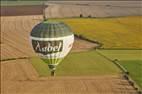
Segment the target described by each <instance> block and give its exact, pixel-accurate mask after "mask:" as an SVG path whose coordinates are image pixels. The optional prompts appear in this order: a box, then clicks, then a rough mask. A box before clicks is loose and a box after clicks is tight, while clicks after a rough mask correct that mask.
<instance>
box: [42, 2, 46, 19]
mask: <svg viewBox="0 0 142 94" xmlns="http://www.w3.org/2000/svg"><path fill="white" fill-rule="evenodd" d="M45 10H46V5H45V3H43V21H47V18H46V11H45Z"/></svg>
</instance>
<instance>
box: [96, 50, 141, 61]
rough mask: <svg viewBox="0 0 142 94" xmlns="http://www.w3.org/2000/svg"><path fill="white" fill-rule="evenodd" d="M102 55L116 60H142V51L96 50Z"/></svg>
mask: <svg viewBox="0 0 142 94" xmlns="http://www.w3.org/2000/svg"><path fill="white" fill-rule="evenodd" d="M98 51H99V52H101V53H102V54H103V55H105V56H107V57H109V58H111V59H118V60H142V50H98Z"/></svg>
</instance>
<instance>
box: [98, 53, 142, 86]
mask: <svg viewBox="0 0 142 94" xmlns="http://www.w3.org/2000/svg"><path fill="white" fill-rule="evenodd" d="M99 52H100V53H102V54H103V55H105V56H106V57H108V58H110V59H112V60H114V59H117V60H118V61H119V62H120V64H121V65H122V66H124V67H125V68H126V69H127V70H128V72H129V73H130V76H131V77H132V79H133V80H135V81H136V83H137V84H138V85H139V86H140V87H141V88H142V50H99Z"/></svg>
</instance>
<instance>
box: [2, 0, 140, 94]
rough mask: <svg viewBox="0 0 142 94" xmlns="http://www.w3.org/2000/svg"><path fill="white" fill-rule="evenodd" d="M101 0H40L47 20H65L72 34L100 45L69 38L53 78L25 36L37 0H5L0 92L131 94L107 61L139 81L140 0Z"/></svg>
mask: <svg viewBox="0 0 142 94" xmlns="http://www.w3.org/2000/svg"><path fill="white" fill-rule="evenodd" d="M19 2H20V1H19ZM104 2H105V1H103V2H98V1H96V2H93V1H92V2H88V1H84V2H80V1H77V2H73V1H68V2H64V1H62V2H55V1H50V2H48V3H45V4H46V5H47V4H48V8H46V7H45V8H46V9H45V14H46V17H48V18H49V19H48V20H54V21H62V22H65V23H66V24H68V25H69V26H70V27H71V29H72V30H73V31H74V33H75V34H77V35H80V36H83V37H85V38H87V39H90V40H95V41H97V42H99V43H101V44H103V45H102V46H101V49H96V47H97V46H98V43H94V42H90V41H86V40H85V39H82V38H80V37H75V42H74V45H73V48H72V50H71V52H70V53H69V55H68V56H67V57H65V59H64V60H63V62H61V63H60V64H59V66H58V67H57V71H56V76H55V77H51V76H50V70H49V69H48V66H47V64H46V63H44V62H43V61H42V60H41V59H40V58H39V57H38V56H37V55H36V54H35V53H34V51H33V49H32V46H31V44H30V43H31V42H30V40H29V35H30V31H31V30H32V28H33V27H34V26H35V25H36V24H38V23H40V22H41V21H42V20H43V18H42V13H43V10H42V9H43V6H41V5H39V4H41V3H37V2H35V3H32V2H31V3H24V2H23V3H20V4H19V5H18V6H17V4H16V3H17V2H16V3H5V4H6V7H2V8H1V10H2V12H1V13H2V16H1V23H2V24H1V31H0V32H1V41H0V47H1V93H2V94H137V90H136V88H134V87H133V85H132V84H131V83H129V81H128V80H126V79H125V78H124V76H123V74H122V71H121V70H120V69H119V68H118V67H117V66H116V65H115V64H114V63H113V62H112V61H111V60H117V61H118V62H119V63H120V64H121V65H123V66H124V67H125V68H126V69H127V70H128V71H129V72H130V76H131V78H132V79H133V80H135V82H136V83H137V84H138V85H139V86H142V84H141V82H142V81H141V69H142V68H141V61H142V56H141V55H142V50H140V49H142V45H141V40H142V39H141V36H140V35H141V25H142V24H141V19H142V16H140V15H141V10H140V3H139V1H131V2H130V1H128V2H126V1H125V2H123V3H122V2H119V1H116V2H113V1H111V3H110V2H109V3H108V2H105V3H104ZM7 4H8V5H7ZM11 4H12V7H11ZM25 4H26V6H25ZM80 14H82V18H79V16H80ZM88 16H89V17H88ZM121 16H124V17H121ZM94 48H95V49H94ZM102 48H105V49H108V48H109V49H114V50H104V49H102ZM117 48H118V49H117ZM129 49H131V50H129ZM103 55H104V56H106V57H107V58H109V59H111V60H108V59H106V57H104V56H103Z"/></svg>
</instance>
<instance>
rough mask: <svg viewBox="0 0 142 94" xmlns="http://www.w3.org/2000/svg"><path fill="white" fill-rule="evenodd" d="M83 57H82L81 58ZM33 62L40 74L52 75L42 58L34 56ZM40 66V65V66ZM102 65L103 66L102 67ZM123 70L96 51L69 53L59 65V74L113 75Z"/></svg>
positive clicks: (57, 73)
mask: <svg viewBox="0 0 142 94" xmlns="http://www.w3.org/2000/svg"><path fill="white" fill-rule="evenodd" d="M81 58H82V59H81ZM31 62H32V64H33V65H34V66H35V68H36V69H37V70H38V72H39V75H41V76H48V75H50V74H49V73H48V72H49V69H48V68H47V67H48V66H47V65H46V64H44V62H43V61H42V60H40V59H38V58H37V57H36V58H32V59H31ZM39 66H40V67H39ZM100 66H101V67H100ZM120 72H121V71H120V70H119V69H118V68H117V67H116V66H115V65H114V64H113V63H112V62H110V61H108V60H106V59H105V58H103V57H101V56H100V55H98V54H97V53H96V51H85V52H78V53H77V52H76V53H71V54H69V55H68V56H67V57H66V58H65V59H64V60H63V62H62V63H61V64H60V65H59V66H58V67H57V72H56V75H57V76H58V75H59V76H71V75H72V76H85V75H90V76H91V75H92V76H93V75H113V74H119V73H120Z"/></svg>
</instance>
